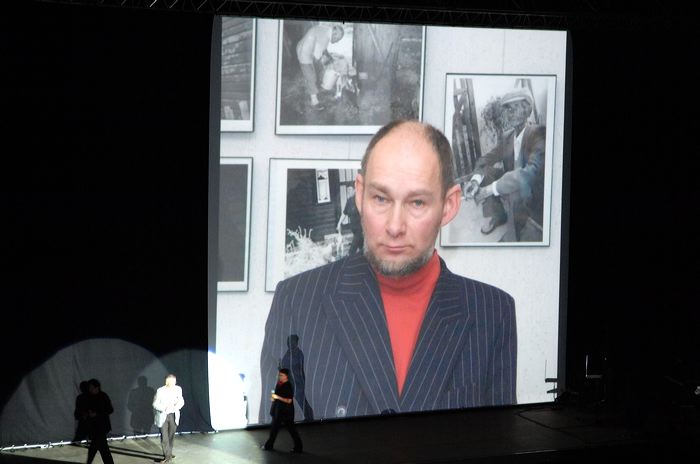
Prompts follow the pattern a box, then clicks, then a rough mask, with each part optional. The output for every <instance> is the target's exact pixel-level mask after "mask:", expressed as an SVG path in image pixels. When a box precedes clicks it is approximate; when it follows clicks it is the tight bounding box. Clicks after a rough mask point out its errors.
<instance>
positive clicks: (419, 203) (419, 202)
mask: <svg viewBox="0 0 700 464" xmlns="http://www.w3.org/2000/svg"><path fill="white" fill-rule="evenodd" d="M424 205H425V202H424V201H423V200H413V206H415V207H416V208H420V207H422V206H424Z"/></svg>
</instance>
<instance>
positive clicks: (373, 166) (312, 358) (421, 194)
mask: <svg viewBox="0 0 700 464" xmlns="http://www.w3.org/2000/svg"><path fill="white" fill-rule="evenodd" d="M453 166H454V165H453V162H452V151H451V149H450V145H449V142H448V141H447V139H446V138H445V136H444V135H443V134H442V133H441V132H440V131H439V130H437V129H435V128H434V127H432V126H430V125H428V124H423V123H420V122H417V121H405V120H401V121H395V122H392V123H390V124H388V125H386V126H384V127H383V128H381V129H380V130H379V131H378V132H377V134H376V135H375V136H374V137H373V138H372V140H371V141H370V143H369V145H368V147H367V150H366V152H365V155H364V158H363V159H362V165H361V174H358V176H357V177H356V180H355V191H356V195H355V201H356V206H357V209H358V211H359V212H360V217H361V223H362V229H363V235H364V250H363V253H361V254H355V255H352V256H349V257H347V258H344V259H341V260H339V261H336V262H334V263H331V264H328V265H326V266H323V267H319V268H316V269H313V270H310V271H307V272H304V273H302V274H299V275H296V276H294V277H291V278H289V279H286V280H284V281H282V282H280V283H279V284H278V286H277V289H276V290H275V296H274V299H273V302H272V306H271V309H270V313H269V315H268V320H267V323H266V326H265V339H264V342H263V349H262V355H261V374H262V378H263V379H265V378H270V377H272V376H273V375H274V374H275V372H276V371H277V369H278V367H287V366H278V362H279V360H280V359H282V356H283V354H284V353H285V350H286V340H287V337H288V336H290V335H292V334H294V335H296V336H298V342H299V347H300V349H301V351H302V352H303V353H304V362H305V366H304V368H305V374H306V376H305V382H306V383H305V395H306V398H305V399H306V401H308V402H309V403H310V405H311V407H312V408H313V410H314V417H315V418H316V419H324V418H331V417H333V418H334V417H346V416H348V417H349V416H360V415H376V414H390V413H403V412H411V411H426V410H439V409H452V408H467V407H476V406H493V405H506V404H515V403H516V361H517V336H516V324H515V302H514V300H513V298H512V297H511V296H510V295H509V294H507V293H506V292H504V291H503V290H500V289H498V288H495V287H493V286H490V285H488V284H485V283H482V282H478V281H475V280H472V279H468V278H465V277H461V276H458V275H455V274H453V273H452V272H450V271H449V269H448V268H447V266H446V264H445V262H444V261H443V260H442V259H441V258H440V257H439V256H438V254H437V251H436V250H435V241H436V238H437V234H438V232H439V230H440V227H442V226H444V225H445V224H447V223H449V222H450V221H451V220H452V219H453V218H454V217H455V215H456V214H457V212H458V211H459V206H460V201H461V198H462V196H461V190H460V187H459V186H458V185H456V184H455V180H454V177H455V176H454V167H453ZM292 380H293V379H292ZM266 397H267V395H265V394H263V395H262V398H263V404H262V406H261V408H260V416H259V420H260V422H261V423H264V422H269V417H268V415H267V411H268V410H269V409H270V404H269V400H268V401H265V398H266Z"/></svg>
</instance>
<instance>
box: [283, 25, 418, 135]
mask: <svg viewBox="0 0 700 464" xmlns="http://www.w3.org/2000/svg"><path fill="white" fill-rule="evenodd" d="M425 29H426V28H425V26H417V25H402V24H367V23H340V22H322V21H297V20H281V21H280V25H279V46H278V59H277V111H276V125H275V132H276V133H277V134H367V135H371V134H374V133H375V132H376V131H377V130H378V129H379V128H380V127H381V126H383V125H384V124H386V123H387V122H389V121H391V120H394V119H399V118H406V119H418V120H422V117H423V76H424V64H425Z"/></svg>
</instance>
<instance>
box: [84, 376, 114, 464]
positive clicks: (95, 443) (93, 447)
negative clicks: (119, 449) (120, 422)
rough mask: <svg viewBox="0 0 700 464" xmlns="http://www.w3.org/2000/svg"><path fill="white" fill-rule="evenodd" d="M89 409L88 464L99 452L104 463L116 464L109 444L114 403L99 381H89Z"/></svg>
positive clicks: (87, 404) (87, 403) (87, 401)
mask: <svg viewBox="0 0 700 464" xmlns="http://www.w3.org/2000/svg"><path fill="white" fill-rule="evenodd" d="M88 392H89V394H88V397H87V400H86V407H87V431H88V437H89V438H90V448H89V449H88V459H87V463H88V464H90V463H91V462H92V461H93V459H95V455H96V454H97V452H98V451H99V452H100V456H101V457H102V462H103V463H105V464H114V460H113V459H112V453H111V452H110V451H109V445H108V444H107V433H109V431H110V430H112V424H111V422H110V421H109V415H110V414H112V413H113V412H114V408H113V407H112V401H111V400H110V399H109V396H108V395H107V393H105V392H103V391H102V389H101V387H100V382H99V380H97V379H90V380H88Z"/></svg>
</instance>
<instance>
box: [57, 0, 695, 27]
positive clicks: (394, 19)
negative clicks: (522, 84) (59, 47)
mask: <svg viewBox="0 0 700 464" xmlns="http://www.w3.org/2000/svg"><path fill="white" fill-rule="evenodd" d="M43 1H44V2H48V3H65V4H77V5H91V6H105V7H121V8H140V9H152V10H172V11H181V12H189V13H204V14H215V15H230V16H248V17H258V18H292V19H325V20H328V19H333V20H336V21H348V22H375V23H404V24H427V25H442V26H457V27H503V28H516V29H560V30H563V29H575V28H611V27H612V28H638V27H646V28H648V27H654V26H661V27H667V26H670V25H674V24H678V23H679V21H680V22H683V18H684V17H687V16H688V15H687V14H686V13H684V12H683V11H681V10H678V8H675V9H674V8H672V7H671V6H670V4H669V3H668V2H661V1H657V2H649V3H646V4H645V5H646V7H644V8H642V7H640V5H639V3H636V2H635V3H632V2H626V1H617V2H615V1H612V0H611V1H602V0H599V1H594V0H579V1H566V2H561V1H534V0H530V1H522V0H521V1H517V0H509V1H506V0H501V1H494V0H491V1H481V2H474V1H444V0H433V1H411V0H407V1H402V2H381V1H377V2H372V3H369V2H350V1H333V0H330V1H322V2H315V1H309V0H307V1H284V0H277V1H265V0H248V1H243V0H43Z"/></svg>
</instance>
